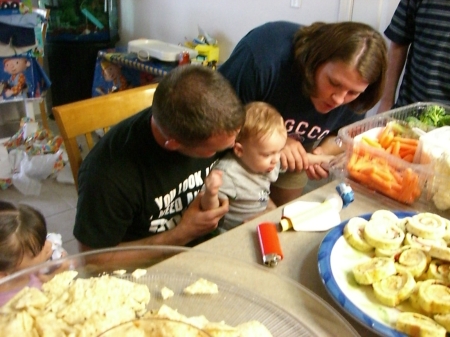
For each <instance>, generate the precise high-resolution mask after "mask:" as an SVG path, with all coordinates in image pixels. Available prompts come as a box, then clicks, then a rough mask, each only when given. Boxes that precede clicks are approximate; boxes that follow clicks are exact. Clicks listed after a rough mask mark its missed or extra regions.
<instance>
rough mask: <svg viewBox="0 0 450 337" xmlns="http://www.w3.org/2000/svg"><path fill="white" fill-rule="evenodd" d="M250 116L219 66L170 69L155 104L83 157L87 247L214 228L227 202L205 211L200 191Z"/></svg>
mask: <svg viewBox="0 0 450 337" xmlns="http://www.w3.org/2000/svg"><path fill="white" fill-rule="evenodd" d="M244 120H245V111H244V108H243V105H242V103H241V101H240V100H239V98H238V97H237V96H236V94H235V92H234V89H233V88H232V87H231V86H230V84H229V83H228V81H227V80H225V79H224V78H223V77H222V75H221V74H220V73H218V72H215V71H213V70H211V69H209V68H206V67H199V66H190V65H187V66H181V67H178V68H176V69H174V70H173V71H171V72H170V73H169V74H168V75H167V76H165V77H164V78H163V79H162V81H161V82H160V83H159V85H158V87H157V89H156V92H155V96H154V100H153V106H152V107H149V108H147V109H145V110H143V111H141V112H140V113H138V114H136V115H134V116H132V117H130V118H128V119H126V120H124V121H122V122H121V123H119V124H118V125H116V126H115V127H113V128H112V129H111V130H110V131H109V132H108V133H106V135H105V136H104V137H103V138H102V139H101V140H100V141H99V142H98V144H96V145H95V146H94V148H93V149H92V151H91V152H90V153H89V154H88V156H87V157H86V159H85V160H84V161H83V163H82V165H81V168H80V172H79V176H78V182H79V188H78V194H79V195H78V204H77V214H76V220H75V227H74V235H75V237H76V239H77V240H78V242H79V245H80V250H81V251H85V250H89V249H97V248H105V247H114V246H131V245H156V244H158V245H186V244H188V243H189V242H191V241H193V240H195V239H198V238H200V237H202V236H204V235H205V234H208V233H210V232H212V231H213V230H214V229H215V228H216V226H217V223H218V221H219V219H220V218H221V217H223V215H224V214H225V213H226V212H227V211H228V203H227V202H226V201H224V202H223V203H222V204H221V206H220V207H219V208H217V209H214V210H208V211H203V210H201V208H200V202H199V201H200V199H199V194H200V193H202V192H200V191H201V187H202V185H203V182H204V179H205V177H206V176H207V175H208V173H209V171H210V169H211V167H212V165H213V164H214V162H215V161H216V159H217V158H218V156H219V155H218V153H220V152H222V151H224V150H226V149H227V148H230V147H232V146H233V145H234V141H235V137H236V135H237V133H238V131H239V129H240V127H241V125H242V124H243V122H244Z"/></svg>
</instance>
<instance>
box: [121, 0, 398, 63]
mask: <svg viewBox="0 0 450 337" xmlns="http://www.w3.org/2000/svg"><path fill="white" fill-rule="evenodd" d="M398 2H399V0H299V3H300V7H299V8H292V7H291V6H290V3H291V0H213V1H211V0H210V1H207V0H122V1H120V8H119V9H120V11H119V15H120V36H121V41H120V43H119V44H120V45H126V44H127V42H128V41H130V40H133V39H137V38H148V39H157V40H162V41H165V42H168V43H174V44H179V43H184V41H185V39H187V40H192V39H193V38H194V37H196V36H197V35H198V29H197V26H198V25H199V26H200V27H202V28H203V29H204V30H205V31H206V32H208V34H210V35H211V36H213V37H214V38H216V39H217V40H218V41H219V47H220V61H224V60H226V59H227V58H228V56H229V55H230V53H231V51H232V49H233V48H234V46H235V45H236V43H237V42H238V41H239V40H240V39H241V38H242V37H243V36H244V35H245V34H246V33H247V32H248V31H249V30H250V29H252V28H254V27H256V26H258V25H260V24H262V23H265V22H267V21H276V20H287V21H293V22H298V23H302V24H310V23H312V22H315V21H325V22H334V21H343V20H353V21H363V22H366V23H368V24H370V25H372V26H373V27H374V28H377V29H379V30H380V31H382V30H384V28H385V27H386V26H387V24H388V23H389V20H390V18H391V16H392V14H393V12H394V10H395V8H396V6H397V4H398Z"/></svg>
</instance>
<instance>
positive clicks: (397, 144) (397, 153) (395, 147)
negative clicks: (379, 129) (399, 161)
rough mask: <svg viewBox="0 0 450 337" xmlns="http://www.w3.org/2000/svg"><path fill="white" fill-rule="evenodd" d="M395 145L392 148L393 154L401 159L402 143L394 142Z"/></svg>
mask: <svg viewBox="0 0 450 337" xmlns="http://www.w3.org/2000/svg"><path fill="white" fill-rule="evenodd" d="M393 144H394V146H393V147H392V154H393V155H394V156H397V157H399V156H400V154H399V152H400V142H399V141H395V142H393Z"/></svg>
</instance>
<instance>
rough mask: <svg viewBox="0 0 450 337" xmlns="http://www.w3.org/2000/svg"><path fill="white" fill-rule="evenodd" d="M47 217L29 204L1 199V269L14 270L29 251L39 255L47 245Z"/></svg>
mask: <svg viewBox="0 0 450 337" xmlns="http://www.w3.org/2000/svg"><path fill="white" fill-rule="evenodd" d="M46 237H47V226H46V222H45V218H44V216H43V215H42V213H40V212H39V211H37V210H36V209H34V208H33V207H30V206H27V205H23V204H21V205H19V206H17V207H16V206H14V205H13V204H11V203H9V202H6V201H1V200H0V271H9V270H13V269H14V268H15V267H16V266H18V265H19V264H20V263H21V262H22V259H23V256H24V254H25V253H26V252H27V251H29V252H31V254H33V256H37V255H38V254H39V253H40V252H41V250H42V248H43V247H44V245H45V240H46Z"/></svg>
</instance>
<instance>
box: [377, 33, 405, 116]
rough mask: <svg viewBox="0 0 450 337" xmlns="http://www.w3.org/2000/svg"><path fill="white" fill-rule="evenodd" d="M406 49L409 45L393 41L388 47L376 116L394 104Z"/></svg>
mask: <svg viewBox="0 0 450 337" xmlns="http://www.w3.org/2000/svg"><path fill="white" fill-rule="evenodd" d="M408 47H409V45H404V44H398V43H395V42H393V41H391V43H390V45H389V51H388V68H387V72H386V85H385V87H384V91H383V96H382V97H381V100H380V105H379V107H378V111H377V114H379V113H381V112H384V111H387V110H389V109H391V108H392V106H393V105H394V103H395V93H396V91H397V86H398V84H399V80H400V75H401V74H402V71H403V67H404V65H405V61H406V56H407V54H408Z"/></svg>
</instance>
